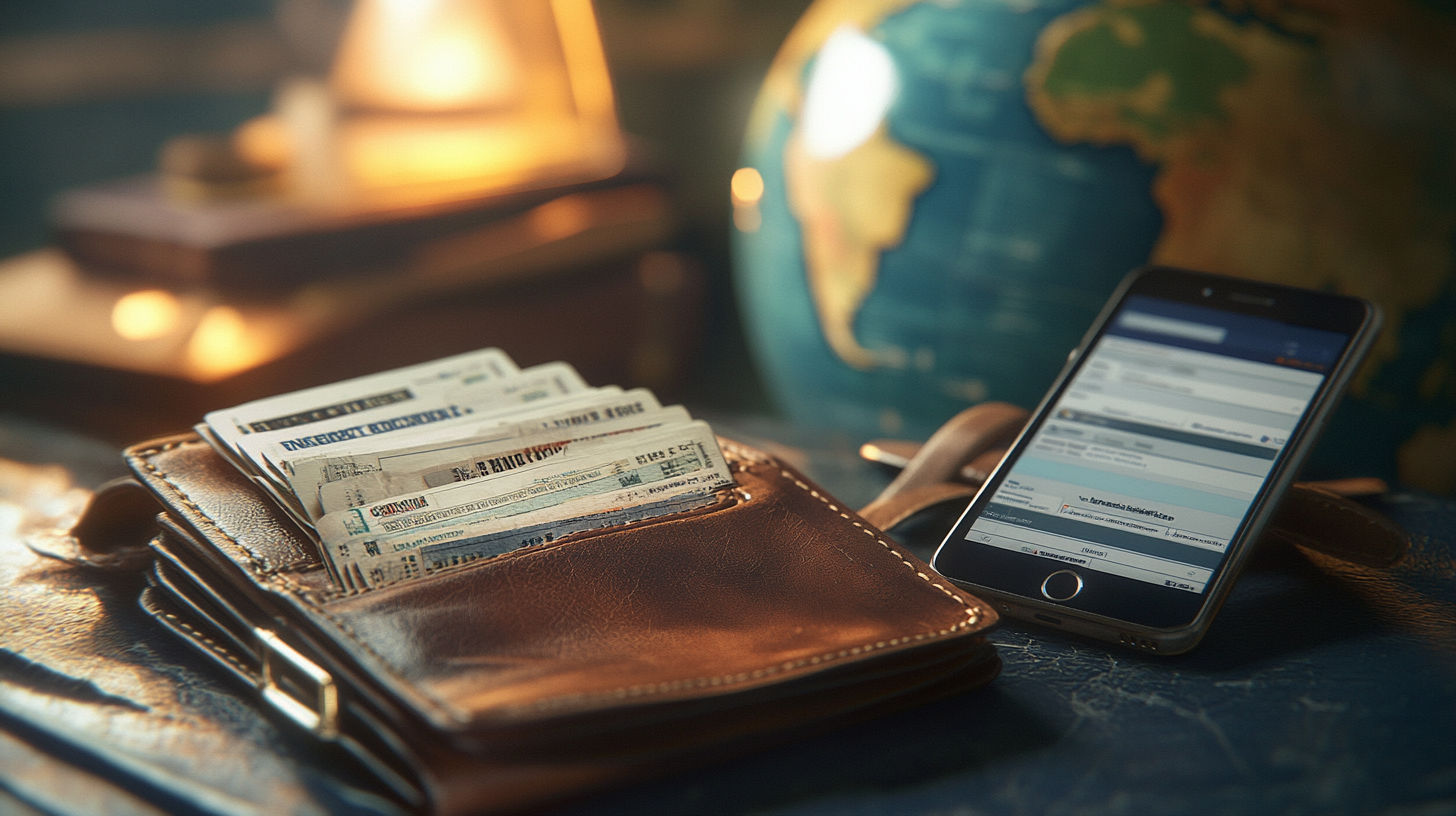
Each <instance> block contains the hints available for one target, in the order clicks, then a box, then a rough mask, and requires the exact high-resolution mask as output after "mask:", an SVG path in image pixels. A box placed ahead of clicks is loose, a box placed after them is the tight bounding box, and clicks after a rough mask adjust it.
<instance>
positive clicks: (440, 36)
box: [235, 0, 625, 206]
mask: <svg viewBox="0 0 1456 816" xmlns="http://www.w3.org/2000/svg"><path fill="white" fill-rule="evenodd" d="M235 142H236V146H237V149H238V150H239V152H240V153H242V154H243V155H245V156H249V157H254V158H255V159H256V160H257V161H258V162H259V163H262V162H267V161H272V162H274V163H276V162H277V158H276V157H277V156H279V155H284V156H286V157H287V160H288V172H287V177H288V186H289V189H290V191H291V194H292V195H293V196H294V197H296V198H300V199H303V200H307V201H313V202H322V203H328V202H335V203H344V202H347V203H349V204H350V205H353V206H357V205H359V204H364V205H366V206H368V205H371V204H374V205H382V206H397V205H400V204H411V203H425V202H429V201H433V200H442V199H450V198H459V197H469V196H472V195H478V194H485V193H492V192H498V191H504V190H513V189H522V188H528V187H540V186H546V185H552V184H559V183H565V182H572V181H581V180H588V179H591V178H603V177H606V176H610V175H612V174H614V173H616V172H617V171H618V170H620V169H621V167H622V164H623V161H624V158H625V146H624V143H623V140H622V136H621V132H620V131H619V129H618V127H617V119H616V110H615V105H614V101H613V96H612V87H611V80H610V78H609V76H608V74H607V67H606V60H605V57H604V56H603V54H602V47H601V40H600V37H599V35H598V32H597V24H596V18H595V15H594V14H593V11H592V6H591V2H590V0H357V2H356V4H355V6H354V7H353V11H352V13H351V15H350V17H349V20H348V22H347V24H346V26H345V29H344V34H343V37H342V40H341V42H340V45H339V49H338V52H337V54H336V57H335V60H334V64H333V68H332V71H331V73H330V75H329V77H328V79H327V81H326V82H325V81H318V80H294V81H291V82H289V83H286V84H285V86H284V87H283V88H282V89H281V90H280V92H279V94H278V97H277V101H276V104H275V108H274V112H273V113H272V114H270V115H268V116H266V117H262V118H260V119H258V120H254V121H252V122H250V123H248V124H246V125H244V127H243V128H241V129H240V130H239V131H238V133H237V135H236V139H235Z"/></svg>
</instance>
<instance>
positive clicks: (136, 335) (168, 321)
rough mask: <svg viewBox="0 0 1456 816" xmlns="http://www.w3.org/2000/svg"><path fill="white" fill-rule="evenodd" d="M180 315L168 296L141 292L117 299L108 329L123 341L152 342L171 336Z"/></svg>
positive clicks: (145, 291) (168, 294) (173, 296)
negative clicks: (113, 330)
mask: <svg viewBox="0 0 1456 816" xmlns="http://www.w3.org/2000/svg"><path fill="white" fill-rule="evenodd" d="M181 315H182V308H181V305H180V304H179V303H178V302H177V297H176V296H175V295H173V294H172V293H171V292H164V291H162V290H161V289H145V290H143V291H140V292H132V293H131V294H129V295H123V296H122V297H120V298H118V299H117V301H116V306H114V307H113V308H112V310H111V327H112V328H113V329H115V330H116V333H117V334H119V335H121V336H122V337H123V338H124V339H127V340H134V341H140V340H154V339H156V338H158V337H165V336H166V335H168V334H170V333H172V331H173V330H174V329H176V328H177V321H178V319H179V318H180V317H181Z"/></svg>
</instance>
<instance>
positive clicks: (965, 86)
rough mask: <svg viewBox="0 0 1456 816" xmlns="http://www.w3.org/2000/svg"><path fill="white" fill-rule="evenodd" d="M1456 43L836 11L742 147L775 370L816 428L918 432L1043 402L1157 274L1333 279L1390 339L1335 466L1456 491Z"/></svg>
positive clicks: (1118, 19) (1169, 23)
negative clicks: (1128, 299)
mask: <svg viewBox="0 0 1456 816" xmlns="http://www.w3.org/2000/svg"><path fill="white" fill-rule="evenodd" d="M1306 6H1309V7H1308V8H1306ZM1453 34H1456V25H1453V21H1452V20H1451V19H1449V18H1448V17H1446V16H1443V15H1441V14H1439V13H1437V12H1436V11H1432V10H1430V8H1429V7H1427V6H1423V5H1419V4H1414V3H1411V4H1405V3H1386V4H1367V3H1361V2H1357V0H1349V2H1347V3H1343V4H1341V3H1334V4H1331V3H1320V4H1318V6H1317V7H1316V6H1315V4H1313V3H1308V4H1306V3H1301V2H1289V3H1282V4H1281V3H1264V4H1256V5H1255V4H1243V3H1233V2H1227V3H1209V4H1207V5H1197V4H1193V5H1190V4H1187V3H1181V2H1095V3H1087V2H1085V1H1084V2H1072V1H1071V0H1064V1H1063V2H1056V1H1055V0H1049V1H1048V2H1033V0H1005V1H1004V2H993V1H992V0H965V2H959V3H957V2H948V1H941V2H910V1H909V0H820V2H818V3H816V4H815V5H814V6H812V7H811V8H810V9H809V11H808V12H807V13H806V15H805V17H804V18H803V20H802V21H801V22H800V23H799V25H798V26H797V27H796V28H795V30H794V31H793V32H792V33H791V35H790V37H789V38H788V40H787V41H786V42H785V44H784V46H783V48H782V50H781V51H780V53H779V55H778V58H777V59H776V61H775V63H774V65H773V67H772V69H771V71H770V75H769V77H768V78H767V80H766V81H765V84H764V87H763V90H762V92H761V94H760V96H759V100H758V104H757V107H756V108H755V111H754V115H753V118H752V121H751V122H750V126H749V132H748V136H747V139H746V147H745V161H744V163H745V165H746V166H748V167H751V168H754V169H755V170H757V171H758V173H759V174H760V175H761V177H762V179H763V182H764V185H763V189H764V192H763V194H762V196H761V197H760V198H758V199H756V200H754V201H740V202H737V204H738V209H739V212H738V217H737V218H736V219H735V220H736V223H737V224H738V230H737V233H736V237H735V242H736V246H735V250H736V258H737V263H738V268H739V276H738V280H739V288H740V294H741V298H742V301H743V304H744V312H745V315H746V319H747V324H748V328H749V334H750V337H751V340H752V342H753V344H754V346H755V349H756V352H757V356H758V359H759V363H760V366H761V367H762V369H763V370H764V373H765V375H766V378H767V380H768V381H769V383H770V385H771V387H772V389H773V390H774V392H775V393H776V395H777V396H778V398H779V400H780V402H781V403H782V404H783V405H784V407H785V408H786V409H787V410H788V412H789V413H790V414H791V415H792V416H794V417H795V418H797V419H799V420H801V421H808V422H814V423H817V424H822V425H828V426H831V427H837V428H841V429H843V430H845V431H847V432H849V433H851V434H853V435H856V436H860V437H869V436H873V435H879V434H886V433H889V434H899V435H906V436H918V437H923V436H926V435H928V434H929V433H930V432H931V431H932V430H933V429H934V428H935V427H936V426H937V425H938V424H939V423H940V422H942V421H944V420H945V419H946V418H948V417H949V416H951V415H952V414H954V413H955V412H956V411H958V410H960V409H961V408H964V407H966V406H967V405H970V404H973V403H976V402H980V401H983V400H991V399H995V400H1007V401H1010V402H1015V403H1019V404H1022V405H1026V406H1032V405H1034V404H1035V403H1036V402H1037V400H1039V399H1040V397H1041V395H1042V393H1043V392H1044V391H1045V390H1046V388H1047V386H1048V385H1049V384H1050V383H1051V381H1052V379H1053V378H1054V377H1055V375H1056V373H1057V371H1058V369H1059V368H1060V366H1061V365H1062V363H1063V361H1064V360H1065V358H1066V354H1067V352H1068V351H1069V350H1070V349H1071V348H1072V347H1073V346H1074V345H1075V344H1076V343H1077V341H1078V340H1079V338H1080V337H1081V335H1082V333H1083V332H1084V331H1085V329H1086V327H1087V326H1088V325H1089V324H1090V322H1091V321H1092V320H1093V318H1094V317H1095V315H1096V313H1097V310H1098V308H1099V307H1100V306H1101V305H1102V303H1103V302H1104V301H1105V299H1106V298H1107V296H1108V294H1109V293H1110V292H1111V291H1112V289H1113V288H1114V286H1115V285H1116V283H1117V281H1118V280H1120V279H1121V277H1122V276H1123V275H1124V274H1125V273H1126V272H1127V271H1128V270H1129V269H1131V268H1133V267H1135V266H1138V265H1140V264H1142V263H1146V262H1149V261H1151V262H1156V263H1163V264H1170V265H1176V266H1185V267H1190V268H1195V269H1205V270H1209V271H1214V272H1221V273H1224V274H1230V275H1239V276H1243V277H1249V278H1254V279H1259V280H1267V281H1273V282H1278V283H1287V284H1294V285H1301V286H1307V287H1313V288H1325V289H1333V290H1338V291H1342V292H1347V293H1351V294H1356V295H1360V296H1363V297H1367V298H1369V299H1371V300H1374V301H1376V302H1378V303H1380V304H1381V305H1382V306H1383V308H1384V310H1385V312H1386V322H1387V328H1386V331H1385V333H1384V334H1383V336H1382V338H1381V340H1380V342H1379V344H1378V345H1377V347H1376V349H1375V351H1374V352H1373V354H1372V359H1371V360H1370V362H1369V363H1368V364H1367V365H1366V366H1365V368H1364V369H1363V370H1362V371H1361V374H1360V376H1359V377H1358V379H1357V381H1356V383H1355V385H1354V386H1353V388H1352V392H1351V395H1350V396H1349V397H1348V398H1347V399H1346V401H1345V404H1344V405H1343V406H1342V407H1341V409H1340V411H1339V413H1338V414H1337V416H1336V419H1335V421H1334V423H1333V426H1332V428H1331V430H1330V432H1329V434H1328V436H1327V439H1326V441H1325V443H1324V444H1323V445H1322V446H1321V448H1320V450H1319V451H1318V452H1317V454H1316V459H1315V462H1314V463H1313V465H1312V469H1311V470H1312V475H1329V476H1333V475H1351V474H1365V475H1379V476H1384V477H1386V478H1395V477H1399V478H1401V479H1403V480H1404V481H1407V482H1410V483H1414V484H1417V485H1420V486H1425V487H1429V488H1432V489H1436V490H1442V491H1448V492H1449V491H1452V490H1456V424H1453V416H1456V375H1453V370H1456V369H1453V367H1456V289H1453V275H1452V267H1453V257H1456V251H1453V250H1456V242H1453V237H1456V180H1453V176H1456V149H1453V144H1456V142H1453V133H1456V102H1453V95H1451V94H1449V93H1448V90H1447V89H1448V88H1449V86H1450V80H1449V77H1451V76H1453V75H1456V71H1453V68H1456V64H1453V58H1452V56H1451V54H1448V52H1450V51H1452V49H1449V48H1448V47H1446V46H1448V45H1449V43H1450V42H1451V41H1452V38H1453ZM877 54H879V55H881V56H878V57H877V56H876V55H877ZM881 59H883V65H885V66H887V67H886V68H884V69H883V70H885V71H888V72H890V74H891V76H890V80H891V81H892V82H893V87H894V91H895V92H894V95H893V98H892V100H891V101H889V102H888V104H887V106H886V107H884V108H883V109H881V108H874V107H873V106H874V105H875V104H876V102H875V99H876V92H875V88H877V87H878V84H877V83H878V82H879V81H880V80H881V79H883V78H882V77H880V78H877V77H876V76H875V75H874V74H873V71H874V66H875V65H878V64H881V63H880V60H881ZM867 71H868V72H869V73H866V72H867ZM856 106H858V109H857V108H856ZM865 110H869V111H870V113H872V114H873V115H874V117H875V118H874V119H873V120H872V121H870V122H869V123H868V126H865V124H864V123H863V122H861V121H860V119H859V118H856V117H860V118H863V114H864V111H865ZM857 128H859V129H862V130H863V132H862V133H861V132H860V130H857ZM824 134H828V137H825V136H824ZM846 134H847V136H846ZM844 138H848V139H849V142H847V143H845V142H844ZM836 140H838V141H836Z"/></svg>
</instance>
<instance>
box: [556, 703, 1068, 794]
mask: <svg viewBox="0 0 1456 816" xmlns="http://www.w3.org/2000/svg"><path fill="white" fill-rule="evenodd" d="M1056 738H1057V732H1056V731H1054V730H1053V728H1052V727H1051V726H1050V724H1048V723H1046V722H1044V721H1043V720H1042V719H1041V718H1039V717H1038V715H1037V714H1036V713H1035V712H1033V711H1032V710H1031V709H1029V708H1027V707H1026V706H1024V705H1023V704H1021V703H1020V702H1018V701H1017V700H1016V699H1014V698H1013V697H1010V696H1008V695H1006V694H1004V693H1003V692H1001V691H1000V690H999V689H997V688H996V686H995V684H994V683H993V684H992V685H991V686H989V687H986V688H982V689H980V690H977V691H974V692H971V693H970V694H963V695H960V696H958V697H953V698H951V699H949V700H943V701H941V702H939V703H934V704H931V705H927V706H922V707H920V708H917V709H914V710H912V711H907V712H903V713H901V714H897V715H894V716H891V717H883V718H880V719H877V720H875V721H873V722H868V723H863V724H860V725H857V726H853V727H850V728H846V729H842V730H838V731H834V732H832V733H828V734H824V735H821V736H818V737H814V738H812V739H809V740H805V741H802V742H796V743H793V744H789V745H783V746H779V747H777V748H772V749H769V750H766V751H762V752H759V753H755V754H754V755H752V756H750V757H743V758H740V759H737V760H733V761H730V762H724V763H719V764H716V765H714V766H713V767H711V768H707V769H703V770H699V771H694V772H691V773H687V774H682V775H679V776H675V777H671V778H668V779H664V780H659V781H656V782H652V783H649V784H646V785H642V786H638V787H633V788H629V789H625V790H622V791H619V792H616V793H611V794H607V795H605V796H602V797H599V798H596V799H592V800H590V801H585V802H580V803H577V804H576V805H573V806H568V807H566V808H564V809H563V810H562V811H560V812H561V813H562V814H575V816H588V814H591V815H592V816H608V814H633V816H638V815H639V814H640V815H641V816H653V814H680V813H695V814H717V813H743V812H746V811H753V810H760V809H764V808H769V807H780V808H781V807H784V806H786V805H789V804H791V803H793V802H796V801H806V800H811V799H818V798H822V797H826V796H846V795H848V796H854V795H862V794H867V793H873V792H876V791H884V790H890V789H896V788H903V787H906V786H914V785H917V784H926V783H930V782H933V781H935V780H937V779H940V778H943V777H947V776H952V775H956V774H962V773H964V772H966V771H970V770H973V769H976V768H979V767H982V766H985V765H987V764H989V763H992V762H997V761H1003V760H1005V759H1007V758H1009V757H1014V756H1017V755H1021V754H1027V753H1030V752H1034V751H1037V750H1041V749H1043V748H1045V747H1046V746H1048V745H1051V744H1052V743H1054V742H1055V741H1056Z"/></svg>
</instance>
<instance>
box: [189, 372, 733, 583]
mask: <svg viewBox="0 0 1456 816" xmlns="http://www.w3.org/2000/svg"><path fill="white" fill-rule="evenodd" d="M197 431H198V433H199V434H201V435H202V436H203V438H204V439H206V440H207V441H208V442H209V443H210V444H211V445H212V446H213V447H214V448H215V449H216V450H217V452H218V453H219V454H221V455H222V456H223V457H224V458H226V459H227V460H228V461H230V462H231V463H232V464H233V465H234V466H235V467H237V468H238V469H239V470H240V471H242V473H244V474H245V475H246V476H247V477H248V478H249V479H250V480H252V481H253V482H254V483H255V484H256V485H258V487H259V488H261V489H262V490H264V491H265V492H267V493H268V494H269V495H270V496H271V497H272V498H273V499H274V500H275V501H276V502H277V503H278V505H279V506H280V507H281V508H283V509H284V510H286V511H287V512H288V513H289V514H290V515H291V516H292V517H293V518H294V519H295V520H296V521H297V522H298V524H299V525H300V527H302V528H303V530H304V531H305V532H307V533H309V534H310V535H312V536H313V537H314V538H315V540H316V541H317V542H318V544H319V546H320V550H321V552H322V554H323V556H324V562H325V564H326V565H327V566H328V569H329V571H330V574H331V575H332V577H333V578H334V580H335V581H336V582H337V583H338V585H339V586H340V587H341V588H342V589H345V590H358V589H364V588H371V587H378V586H382V585H384V584H389V583H394V582H398V581H405V580H409V579H411V578H416V577H419V576H421V575H426V574H429V573H430V572H432V571H435V570H439V569H442V568H446V567H452V566H456V565H459V564H462V563H466V562H469V561H473V560H476V559H479V558H488V557H491V556H493V555H499V554H501V553H504V552H509V551H511V550H514V549H517V548H520V547H526V546H531V545H534V544H541V543H545V542H549V541H554V540H556V539H558V538H560V537H562V536H565V535H569V534H571V533H576V532H581V531H585V530H591V529H597V528H602V527H610V526H615V525H619V524H627V523H631V522H635V521H641V520H644V519H647V518H652V517H655V516H660V515H665V514H668V513H676V512H681V511H685V510H691V509H694V508H697V507H701V506H704V505H707V504H711V503H713V502H714V501H716V500H717V498H718V496H717V494H718V492H719V491H722V490H725V489H729V488H731V487H732V485H733V478H732V475H731V474H730V472H729V470H728V467H727V464H726V463H725V461H724V459H723V455H722V453H721V452H720V451H719V449H718V445H717V441H716V440H715V438H714V436H713V432H712V429H711V428H709V427H708V425H707V423H705V422H702V421H695V420H693V419H692V417H691V416H689V414H688V412H687V411H686V410H685V409H684V408H683V407H682V406H677V405H674V406H667V407H664V406H662V405H661V404H660V403H659V402H658V400H657V398H656V397H654V396H653V394H652V392H651V391H649V390H647V389H643V388H639V389H633V390H629V391H624V390H623V389H621V388H618V387H615V386H608V387H604V388H593V387H591V386H588V385H587V384H586V382H584V381H583V380H582V378H581V377H580V375H578V374H577V372H576V371H575V370H574V369H573V368H572V367H571V366H570V365H568V364H566V363H559V362H558V363H547V364H545V365H539V366H533V367H530V368H526V369H521V368H519V367H517V366H516V364H515V363H514V362H512V360H511V359H510V357H509V356H507V355H506V354H505V353H504V352H502V351H500V350H499V349H493V348H492V349H484V350H481V351H475V352H471V353H468V354H462V355H457V356H454V357H447V358H444V359H440V360H435V361H433V362H429V363H423V364H420V365H415V366H409V367H406V368H400V369H395V370H393V371H386V372H383V373H379V374H372V375H369V376H366V377H359V378H356V379H351V380H346V381H343V382H338V383H334V384H331V385H324V386H318V387H315V388H309V389H305V390H302V391H295V392H293V393H289V394H283V395H280V396H274V397H268V398H266V399H260V400H256V401H253V402H248V403H245V404H243V405H238V406H235V407H232V408H227V409H224V410H220V411H213V412H211V413H209V414H207V416H206V419H205V421H204V422H203V423H201V424H199V425H198V426H197Z"/></svg>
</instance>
